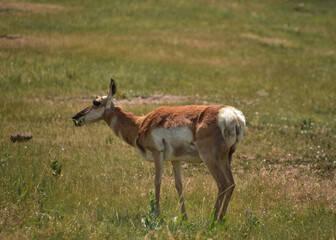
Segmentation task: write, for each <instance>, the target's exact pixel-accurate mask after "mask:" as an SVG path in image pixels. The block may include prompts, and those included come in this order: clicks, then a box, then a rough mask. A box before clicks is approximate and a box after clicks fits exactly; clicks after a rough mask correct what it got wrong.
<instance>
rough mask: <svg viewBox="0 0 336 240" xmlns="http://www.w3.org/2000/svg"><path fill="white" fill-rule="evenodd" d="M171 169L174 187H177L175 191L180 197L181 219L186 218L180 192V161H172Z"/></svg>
mask: <svg viewBox="0 0 336 240" xmlns="http://www.w3.org/2000/svg"><path fill="white" fill-rule="evenodd" d="M172 165H173V169H174V176H175V187H176V189H177V192H178V194H179V198H180V205H181V211H182V214H184V215H183V219H184V220H187V219H188V217H187V213H186V209H185V206H184V199H183V194H182V162H181V161H172Z"/></svg>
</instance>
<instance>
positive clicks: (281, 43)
mask: <svg viewBox="0 0 336 240" xmlns="http://www.w3.org/2000/svg"><path fill="white" fill-rule="evenodd" d="M241 36H242V37H243V38H248V39H252V40H255V41H258V42H260V43H263V44H266V45H270V46H278V47H294V44H293V43H292V42H290V41H288V40H285V39H279V38H270V37H261V36H258V35H255V34H252V33H243V34H241Z"/></svg>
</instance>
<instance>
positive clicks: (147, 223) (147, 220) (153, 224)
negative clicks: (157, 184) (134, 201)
mask: <svg viewBox="0 0 336 240" xmlns="http://www.w3.org/2000/svg"><path fill="white" fill-rule="evenodd" d="M163 217H164V216H161V215H160V216H158V217H156V201H155V197H154V192H153V190H151V191H150V193H149V209H148V212H147V213H146V215H145V216H144V217H142V218H141V223H142V225H143V226H144V227H145V228H146V229H147V230H148V231H151V230H154V229H157V228H159V227H160V226H161V224H162V222H163V221H162V220H163Z"/></svg>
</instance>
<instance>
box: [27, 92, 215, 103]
mask: <svg viewBox="0 0 336 240" xmlns="http://www.w3.org/2000/svg"><path fill="white" fill-rule="evenodd" d="M94 98H95V96H93V95H92V96H91V95H90V96H81V97H78V96H77V97H76V96H75V97H74V96H71V97H62V98H55V99H41V98H33V99H26V100H25V101H26V102H35V103H36V102H37V103H45V104H47V105H55V104H64V103H67V102H71V103H73V102H77V103H91V102H92V100H93V99H94ZM188 101H194V103H195V104H200V103H202V104H209V103H208V102H204V101H203V102H202V100H201V99H200V98H199V97H190V96H177V95H169V94H154V95H150V96H148V97H146V98H141V97H134V98H130V99H117V102H118V105H120V106H127V105H128V106H137V105H146V104H157V105H163V104H172V103H183V102H188Z"/></svg>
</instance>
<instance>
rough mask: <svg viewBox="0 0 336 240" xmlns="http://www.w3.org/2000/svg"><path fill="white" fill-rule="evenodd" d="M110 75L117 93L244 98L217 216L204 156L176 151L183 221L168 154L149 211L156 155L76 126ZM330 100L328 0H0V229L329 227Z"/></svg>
mask: <svg viewBox="0 0 336 240" xmlns="http://www.w3.org/2000/svg"><path fill="white" fill-rule="evenodd" d="M111 77H114V78H115V80H116V83H117V85H118V91H119V92H118V99H120V100H121V99H123V98H131V97H133V96H135V97H136V96H151V95H153V94H169V95H176V96H187V98H185V99H184V100H183V101H179V102H175V103H165V104H169V105H182V104H195V103H197V104H207V103H218V104H228V105H233V106H235V107H237V108H238V109H240V110H242V111H243V113H244V114H245V116H246V117H247V126H248V130H247V132H246V134H245V136H244V139H243V141H242V143H241V145H240V147H239V149H238V151H237V153H236V154H235V156H234V162H233V172H234V176H235V181H236V184H237V185H236V188H235V192H234V194H233V198H232V200H231V204H230V205H229V208H228V213H227V216H226V219H225V221H224V222H222V223H217V222H212V221H211V220H210V215H211V211H212V207H213V204H214V201H215V197H216V192H217V190H216V186H215V182H214V181H213V179H212V177H211V176H210V174H209V173H208V171H207V169H206V167H205V166H204V165H203V164H201V165H192V164H188V165H184V171H183V174H184V175H183V187H184V195H185V201H186V207H187V211H188V215H189V221H187V222H181V220H180V215H179V214H180V210H179V204H178V197H177V192H176V190H175V187H174V177H173V172H172V169H171V166H170V164H169V165H168V164H167V165H166V166H165V169H164V176H163V185H162V193H161V199H162V200H161V211H162V214H163V216H164V218H163V220H161V221H158V220H156V219H154V218H153V216H152V212H153V209H152V208H151V206H152V202H151V193H150V192H151V190H152V189H153V188H154V166H153V165H152V164H150V163H147V162H145V161H144V160H143V159H141V158H140V156H139V155H138V154H137V152H136V151H135V150H134V149H132V148H131V147H129V146H128V145H127V144H126V143H123V142H122V141H121V140H119V139H118V138H117V137H116V136H114V135H113V133H112V131H110V130H109V128H108V127H107V126H106V125H105V124H104V123H98V124H94V125H91V126H86V127H82V128H75V127H74V126H73V123H72V121H71V116H73V115H74V114H76V113H77V112H78V111H80V110H81V109H83V108H84V107H86V106H88V105H89V104H90V103H91V102H92V99H93V98H94V97H95V95H96V94H98V95H105V94H107V89H108V84H109V79H110V78H111ZM123 103H124V106H123V107H124V108H125V109H127V110H129V111H133V112H135V113H137V114H138V115H144V114H146V113H147V112H149V111H151V110H153V109H154V108H156V107H158V106H159V105H160V103H156V104H154V103H150V102H149V103H148V102H145V103H142V104H136V105H134V104H132V105H130V104H127V102H125V101H124V102H123ZM335 105H336V2H335V1H334V0H324V1H314V0H307V1H285V0H273V1H266V0H261V1H242V0H232V1H216V0H209V1H205V0H195V1H191V0H185V1H176V0H172V1H154V0H146V1H135V0H120V1H117V0H116V1H106V0H105V1H103V0H101V1H93V0H91V1H76V0H71V1H69V0H67V1H62V0H60V1H55V2H51V1H45V0H40V1H34V2H29V1H24V2H23V1H21V2H16V1H10V0H9V1H3V0H0V133H1V138H0V239H143V238H145V239H335V237H336V177H335V175H336V174H335V173H336V150H335V142H336V107H335ZM16 131H30V132H32V133H33V135H34V137H33V139H32V140H31V141H29V142H23V143H15V144H13V143H12V142H11V141H10V135H11V134H12V133H14V132H16Z"/></svg>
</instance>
